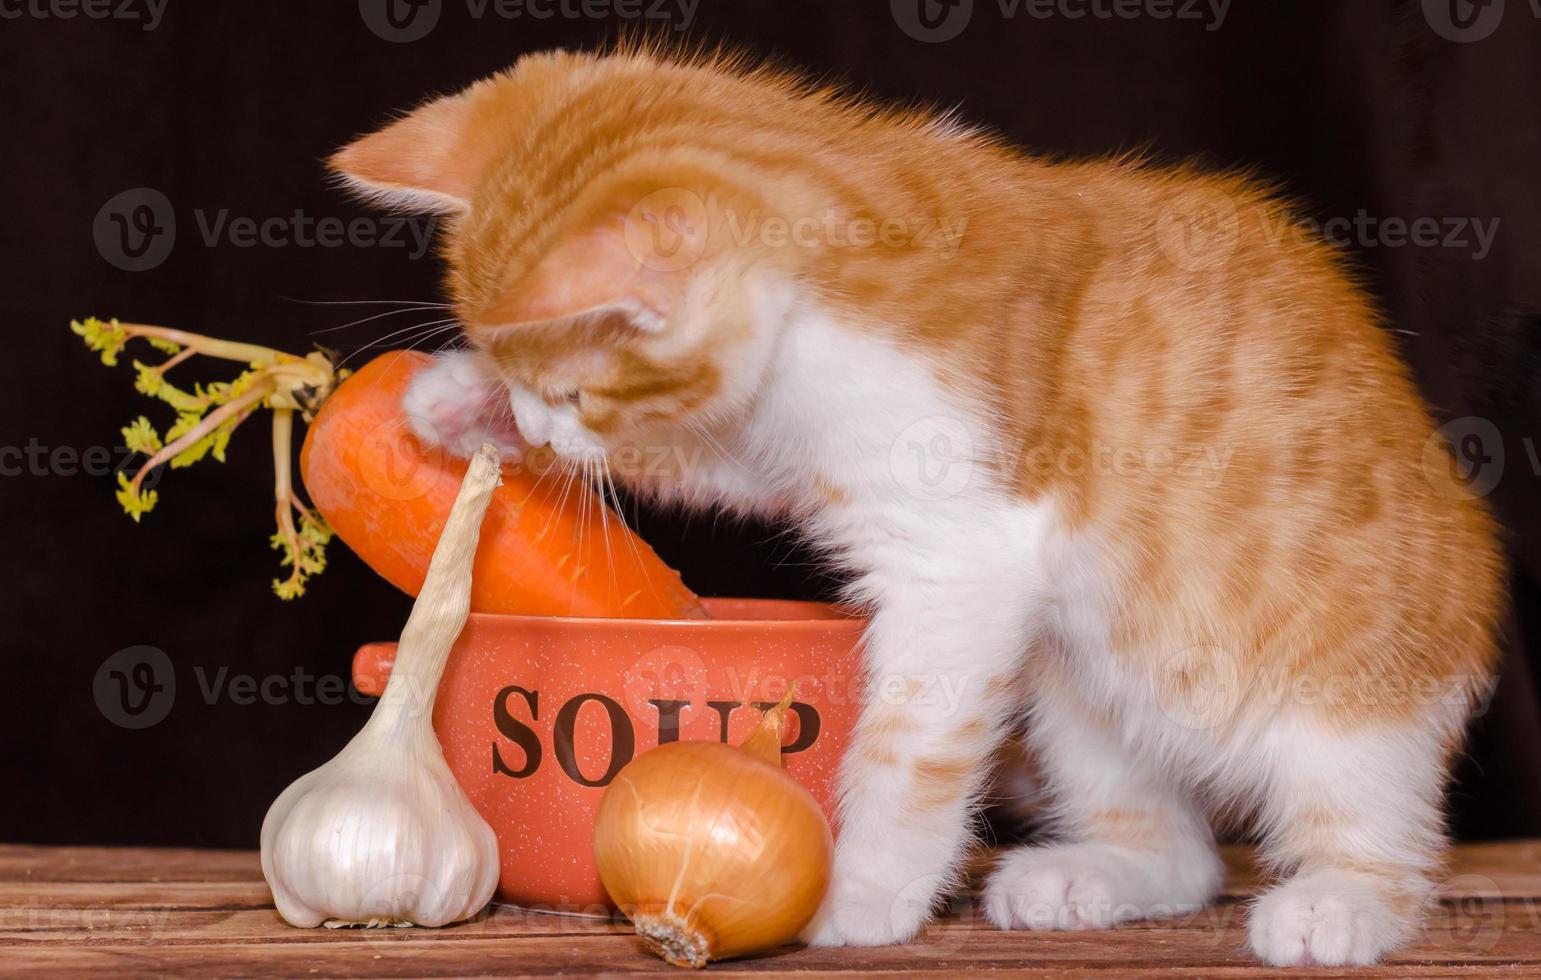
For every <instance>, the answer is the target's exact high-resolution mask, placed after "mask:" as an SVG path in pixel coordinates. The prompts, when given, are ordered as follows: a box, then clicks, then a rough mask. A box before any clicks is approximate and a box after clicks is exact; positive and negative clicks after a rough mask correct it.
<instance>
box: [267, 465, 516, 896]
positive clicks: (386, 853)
mask: <svg viewBox="0 0 1541 980" xmlns="http://www.w3.org/2000/svg"><path fill="white" fill-rule="evenodd" d="M497 485H498V457H497V453H496V451H495V450H493V449H492V447H491V446H483V447H482V448H481V450H480V451H479V452H478V453H477V454H476V455H475V456H474V457H472V459H471V463H470V467H469V468H468V470H467V472H466V476H465V480H464V482H462V483H461V486H460V493H459V495H458V496H457V497H456V498H455V505H454V507H453V508H452V509H451V510H450V514H449V519H448V521H447V522H446V523H445V525H444V531H443V533H442V534H441V535H440V537H439V543H438V545H437V546H436V547H435V548H434V553H433V560H432V561H431V562H430V564H429V567H428V575H427V579H426V580H425V581H424V583H423V588H422V591H421V592H420V593H419V594H418V597H417V602H416V603H415V604H414V605H413V607H412V614H411V616H409V617H408V619H407V625H406V628H405V629H404V630H402V634H401V643H400V644H399V646H398V647H397V653H396V665H395V667H394V669H392V671H391V677H390V681H389V682H388V683H387V685H386V688H385V692H384V694H382V695H381V698H380V702H379V703H378V704H377V705H375V710H374V713H373V714H371V715H370V716H369V721H368V722H367V723H365V725H364V728H363V730H361V731H360V732H359V733H358V734H357V735H356V736H354V737H353V740H352V741H350V742H349V743H348V744H347V746H345V747H344V748H343V750H342V751H341V752H339V753H338V754H337V756H336V757H335V758H333V759H332V761H330V762H328V763H327V764H326V765H324V766H322V767H320V768H319V769H315V770H313V771H311V772H309V773H307V774H305V775H304V776H301V777H300V778H299V779H297V780H295V781H294V783H293V784H292V785H290V786H289V788H288V789H286V790H284V791H283V793H282V794H280V795H279V797H278V799H277V800H275V801H273V805H272V806H271V807H270V808H269V809H268V813H267V817H266V819H264V820H263V822H262V873H263V876H264V877H266V878H267V881H268V886H269V887H270V888H272V889H273V900H274V902H275V903H276V904H277V906H278V913H279V915H281V916H283V918H284V920H285V921H286V922H288V923H290V924H291V925H296V926H302V927H312V926H316V925H320V924H323V923H324V924H326V925H328V926H344V925H365V926H384V925H398V926H405V925H423V926H442V925H447V924H448V923H451V922H455V921H458V920H460V919H465V918H469V917H471V916H473V915H475V914H476V913H477V912H479V911H481V909H482V908H483V907H484V906H485V905H486V904H487V901H488V899H490V898H491V897H492V890H493V888H494V887H495V886H496V885H497V881H498V845H497V840H496V839H495V838H494V837H493V833H492V828H491V827H489V826H488V825H487V822H486V821H485V820H483V819H482V818H481V816H480V815H479V814H478V813H477V812H476V810H475V809H473V808H472V806H471V801H470V800H468V799H466V795H465V792H464V791H463V790H461V788H460V786H459V784H457V783H456V782H455V779H454V777H453V776H452V775H450V771H449V766H448V765H447V764H446V763H445V761H444V753H443V751H442V750H441V749H440V748H439V742H438V739H437V737H435V735H434V732H433V701H434V694H435V691H436V689H437V687H438V684H439V676H440V675H441V674H442V673H443V672H444V662H445V660H446V659H448V657H449V651H450V648H451V647H452V646H454V643H455V638H456V637H457V636H459V634H460V630H461V628H462V627H463V626H464V625H465V622H466V617H467V615H468V614H469V612H470V594H471V563H472V559H473V558H474V557H475V554H476V542H477V539H478V537H479V532H480V527H481V521H482V517H483V515H484V514H485V513H486V510H487V504H488V502H489V501H490V500H491V498H492V491H493V489H494V488H495V487H496V486H497Z"/></svg>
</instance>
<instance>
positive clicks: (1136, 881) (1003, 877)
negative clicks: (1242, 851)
mask: <svg viewBox="0 0 1541 980" xmlns="http://www.w3.org/2000/svg"><path fill="white" fill-rule="evenodd" d="M1178 864H1184V865H1186V867H1184V868H1182V869H1180V870H1179V869H1178V868H1177V867H1176V866H1177V865H1178ZM1221 874H1222V870H1221V867H1220V862H1219V859H1218V858H1217V857H1216V856H1215V854H1214V853H1213V851H1211V850H1209V849H1207V848H1205V849H1203V850H1198V849H1197V848H1195V853H1193V854H1191V855H1188V854H1183V855H1170V856H1159V855H1150V854H1140V853H1138V852H1135V851H1131V850H1130V849H1128V848H1121V847H1115V846H1111V845H1107V844H1096V843H1085V844H1061V845H1056V846H1049V847H1024V848H1021V849H1020V850H1017V851H1013V852H1012V853H1010V854H1007V855H1006V856H1005V857H1003V858H1002V859H1001V863H1000V866H999V867H998V868H996V870H995V873H994V874H992V875H991V876H990V879H989V881H988V882H987V883H986V884H985V889H984V910H985V916H986V917H987V918H988V919H989V920H990V921H991V922H992V923H994V924H995V925H996V926H997V927H998V928H1001V929H1033V930H1080V929H1106V928H1108V927H1109V926H1113V925H1117V924H1118V923H1120V922H1128V921H1131V920H1134V919H1162V918H1170V917H1172V916H1175V915H1183V914H1186V913H1189V912H1196V911H1198V910H1199V909H1200V908H1203V907H1204V905H1205V904H1207V903H1208V902H1209V900H1210V899H1211V898H1212V897H1213V896H1214V894H1215V891H1216V890H1217V889H1218V888H1219V886H1220V878H1221Z"/></svg>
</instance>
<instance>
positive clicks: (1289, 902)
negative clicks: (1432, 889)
mask: <svg viewBox="0 0 1541 980" xmlns="http://www.w3.org/2000/svg"><path fill="white" fill-rule="evenodd" d="M1403 904H1406V905H1409V906H1414V905H1416V903H1413V902H1407V903H1403ZM1415 924H1416V919H1415V918H1414V916H1413V915H1412V914H1411V912H1410V911H1406V912H1402V913H1399V912H1398V911H1397V909H1396V908H1394V907H1393V903H1392V902H1391V901H1390V900H1389V898H1388V896H1387V895H1386V894H1385V893H1384V891H1383V890H1382V889H1381V887H1380V886H1378V885H1377V884H1375V883H1374V882H1373V881H1371V880H1370V879H1368V878H1366V877H1365V876H1363V875H1357V874H1352V873H1348V872H1331V871H1323V872H1317V873H1315V874H1308V875H1303V876H1300V877H1297V878H1294V879H1292V880H1290V881H1286V882H1285V883H1284V884H1282V885H1279V886H1277V887H1275V888H1273V889H1272V890H1271V891H1269V892H1267V893H1266V894H1264V895H1263V897H1262V898H1260V899H1258V900H1257V904H1256V905H1254V906H1253V907H1252V918H1251V921H1250V923H1249V924H1248V930H1247V931H1248V934H1249V938H1250V939H1251V943H1252V951H1253V952H1254V953H1256V954H1257V956H1258V958H1259V959H1261V960H1263V961H1264V962H1265V963H1268V964H1270V965H1272V966H1298V965H1301V964H1306V963H1311V964H1316V965H1318V966H1366V965H1368V964H1371V963H1374V962H1375V961H1377V960H1379V959H1380V958H1381V957H1382V956H1383V955H1385V954H1386V953H1387V952H1389V951H1390V950H1392V949H1395V948H1396V947H1398V946H1400V945H1402V943H1404V942H1406V941H1407V940H1408V939H1409V938H1410V937H1411V935H1412V933H1413V930H1414V927H1415Z"/></svg>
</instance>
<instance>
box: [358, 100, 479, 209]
mask: <svg viewBox="0 0 1541 980" xmlns="http://www.w3.org/2000/svg"><path fill="white" fill-rule="evenodd" d="M478 95H479V93H478V91H477V89H476V88H472V89H469V90H467V91H465V92H461V93H460V94H459V95H451V96H446V97H444V98H441V99H435V100H434V101H432V102H428V103H426V104H424V105H422V106H419V107H418V108H417V109H414V110H413V111H412V112H411V114H409V115H407V116H405V117H403V118H401V119H398V120H396V121H395V122H393V123H391V124H390V125H389V126H386V127H385V128H384V129H381V130H379V131H377V132H374V133H370V134H369V135H368V136H363V137H360V138H359V139H357V140H355V141H354V142H352V143H349V144H348V145H347V146H345V147H343V148H342V149H341V150H338V151H337V152H336V153H334V154H333V155H332V158H331V159H330V160H329V161H327V162H328V164H329V165H330V166H331V168H332V169H333V170H335V171H336V172H337V173H338V174H340V175H341V176H342V177H343V179H344V180H346V181H347V182H348V183H349V184H351V185H352V186H353V187H354V188H355V189H357V190H359V191H362V192H363V193H364V194H365V196H367V197H370V198H373V199H376V200H379V201H381V202H382V203H384V204H386V205H388V206H391V207H399V208H406V209H410V210H421V211H440V212H443V211H466V210H468V209H469V208H470V206H471V194H472V192H473V191H474V190H475V187H476V182H477V180H478V179H479V178H480V177H481V174H482V172H483V168H485V167H486V165H487V164H488V163H490V162H491V160H492V156H493V154H494V152H495V150H496V144H495V143H494V141H493V139H492V135H491V134H493V133H496V132H497V131H498V128H497V127H496V126H488V125H486V124H485V122H484V121H482V120H479V118H478V116H479V113H478V110H479V109H480V108H482V106H481V100H480V99H479V98H478V97H477V96H478ZM479 123H480V124H479Z"/></svg>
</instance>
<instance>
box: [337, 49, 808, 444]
mask: <svg viewBox="0 0 1541 980" xmlns="http://www.w3.org/2000/svg"><path fill="white" fill-rule="evenodd" d="M726 81H727V79H726V78H717V77H715V76H714V74H713V72H712V70H711V69H710V68H709V67H707V66H700V65H697V66H685V65H679V64H671V63H668V62H665V61H660V60H658V59H655V58H654V57H652V56H651V55H648V54H645V53H631V54H626V55H613V56H607V57H601V56H593V55H581V54H568V53H554V54H542V55H532V56H528V57H526V58H524V59H522V60H520V61H519V63H518V64H516V65H515V66H514V67H513V68H512V69H509V70H508V71H505V72H503V73H501V74H499V75H496V76H493V77H492V78H489V79H486V80H484V81H482V82H479V83H477V84H476V85H473V86H471V87H470V88H469V89H467V90H465V91H464V92H461V93H459V94H456V95H452V96H448V97H445V98H441V99H437V100H435V101H432V102H429V103H427V104H425V105H423V106H421V107H419V108H418V109H416V110H415V111H413V112H412V113H410V114H409V115H407V116H405V117H404V118H402V119H400V120H398V121H396V122H395V123H392V124H391V125H389V126H387V127H385V128H384V129H382V130H380V131H378V132H376V133H373V134H371V135H368V136H365V137H363V138H361V139H359V140H358V141H356V142H354V143H352V144H351V145H349V146H347V147H345V148H344V149H343V150H341V151H340V152H338V153H337V154H336V156H334V157H333V158H332V161H331V163H332V165H333V167H334V168H335V169H336V170H337V171H338V172H339V173H341V174H342V175H343V176H344V177H345V178H346V179H347V180H348V182H349V183H350V184H352V185H353V186H354V187H356V188H359V189H361V190H363V191H364V192H365V193H366V194H368V195H369V196H371V197H373V198H376V199H378V200H381V201H383V202H384V203H386V204H387V205H390V206H394V207H398V208H401V207H405V208H414V209H424V210H431V211H436V212H440V213H442V214H444V215H445V216H446V219H447V220H446V222H445V227H446V228H447V236H446V240H445V252H446V257H447V259H448V263H449V271H448V278H447V283H448V289H449V292H450V293H451V295H452V298H453V301H454V308H455V313H456V315H457V316H458V318H459V319H460V322H461V323H462V324H463V326H464V327H465V330H466V334H467V336H468V338H469V340H470V342H471V343H472V344H473V345H474V347H475V348H477V349H478V350H480V351H482V352H483V353H485V354H486V355H488V356H489V357H490V358H491V359H492V360H494V361H495V362H496V364H497V368H498V371H499V373H500V375H501V376H502V377H503V378H504V379H505V380H506V382H507V383H508V385H509V388H510V390H511V392H512V393H513V398H514V400H515V408H516V409H517V410H518V411H519V418H520V422H521V426H525V425H528V424H532V423H531V420H534V422H533V427H535V428H537V429H541V428H545V429H546V431H545V432H539V433H536V435H535V437H536V438H537V439H539V438H541V437H542V436H550V437H551V438H552V441H553V445H556V446H557V447H558V449H559V451H560V450H563V449H565V448H569V447H570V448H572V449H574V450H577V451H596V450H603V449H610V448H615V447H617V446H619V445H623V444H632V445H635V444H638V443H640V442H645V441H646V440H647V438H648V436H649V433H657V432H659V431H660V430H668V429H672V428H677V427H680V426H709V425H712V424H715V423H717V422H719V421H723V420H726V419H729V418H731V417H733V416H734V415H735V413H739V412H742V411H743V409H744V408H745V406H746V405H747V404H748V403H749V402H750V401H751V400H752V399H753V397H754V395H755V393H756V391H757V390H758V388H759V386H760V383H761V381H762V379H763V376H764V373H765V371H766V368H767V364H768V360H769V356H770V351H771V348H772V344H773V340H774V336H775V332H776V329H777V328H778V326H779V324H780V323H781V321H782V320H783V319H784V318H785V316H786V312H787V310H788V308H789V306H790V303H791V300H790V289H789V284H790V283H791V282H792V281H793V279H794V278H795V270H794V269H793V268H792V266H791V263H793V262H795V261H796V257H795V256H791V255H789V254H788V250H786V249H771V248H766V247H764V246H763V245H762V244H760V243H757V242H754V241H748V240H736V239H735V235H734V234H733V230H734V226H735V221H737V220H738V219H739V217H741V216H742V215H745V214H751V213H753V212H754V210H755V209H756V208H757V207H758V206H759V204H758V195H757V193H755V192H753V191H751V190H749V188H750V187H754V186H756V184H755V182H754V180H753V179H751V178H750V177H749V175H748V174H747V173H746V172H744V170H743V169H742V166H741V165H739V164H736V163H734V162H733V160H732V159H731V158H730V157H729V156H728V154H725V153H723V152H721V151H720V150H714V149H711V148H710V146H711V144H712V143H713V142H714V140H712V139H711V138H709V134H710V130H711V129H712V126H713V118H712V113H713V110H714V109H717V110H721V111H722V112H725V113H727V114H730V115H731V114H732V111H733V107H732V106H725V105H724V106H714V104H713V100H714V99H717V100H729V99H731V98H741V96H730V95H729V94H728V92H729V90H730V89H731V90H732V91H739V90H740V89H741V86H736V85H735V86H727V87H723V88H721V89H720V90H718V89H714V88H713V87H712V86H713V85H714V84H717V83H719V82H721V83H726ZM693 133H699V134H700V137H699V138H695V137H694V136H693ZM719 142H720V141H719ZM738 238H739V239H742V238H743V236H738Z"/></svg>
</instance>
